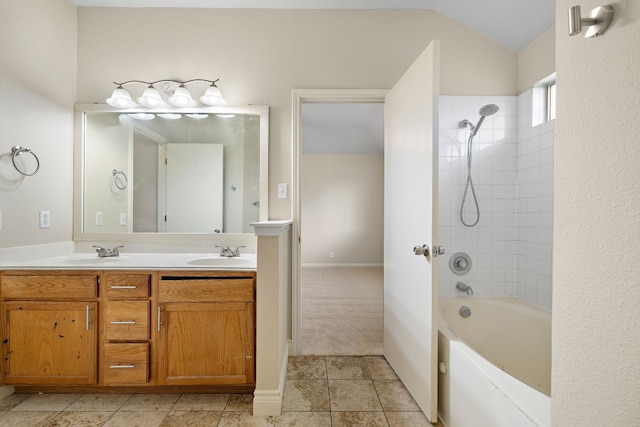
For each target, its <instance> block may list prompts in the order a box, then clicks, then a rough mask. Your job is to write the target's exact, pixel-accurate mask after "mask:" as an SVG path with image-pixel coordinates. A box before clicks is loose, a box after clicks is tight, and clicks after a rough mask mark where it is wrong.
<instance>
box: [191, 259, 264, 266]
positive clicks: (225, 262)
mask: <svg viewBox="0 0 640 427" xmlns="http://www.w3.org/2000/svg"><path fill="white" fill-rule="evenodd" d="M252 262H253V259H251V258H244V257H239V258H227V257H211V258H198V259H193V260H191V261H189V262H187V264H189V265H201V266H229V267H231V266H240V265H246V266H249V265H251V263H252Z"/></svg>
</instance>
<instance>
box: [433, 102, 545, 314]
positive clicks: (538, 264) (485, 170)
mask: <svg viewBox="0 0 640 427" xmlns="http://www.w3.org/2000/svg"><path fill="white" fill-rule="evenodd" d="M486 104H497V105H498V106H499V107H500V111H498V112H497V113H496V114H494V115H492V116H489V117H487V118H486V119H485V121H484V123H483V124H482V126H481V128H480V131H479V132H478V134H477V135H476V136H475V137H474V141H473V153H472V160H473V161H472V173H471V176H472V179H473V182H474V185H475V189H476V193H477V195H478V203H479V205H480V221H479V223H478V224H477V225H476V226H475V227H471V228H469V227H465V226H463V225H462V223H461V221H460V204H461V201H462V196H463V194H464V187H465V181H466V169H467V156H466V144H467V139H468V136H469V130H468V129H461V128H460V127H459V122H460V121H461V120H464V119H467V120H469V121H471V122H472V123H474V124H477V123H478V119H479V115H478V110H479V109H480V107H481V106H483V105H486ZM531 115H532V109H531V92H530V91H529V92H525V93H523V94H522V95H520V96H519V97H515V96H442V97H440V145H439V148H440V176H439V179H440V195H439V209H438V210H439V212H438V214H439V229H438V231H439V234H440V244H441V245H442V246H444V247H445V248H446V251H447V253H446V255H445V256H443V257H441V258H440V269H439V293H440V295H441V296H449V295H458V294H460V292H459V291H457V290H456V289H455V285H456V283H457V282H458V281H462V282H464V283H466V284H468V285H470V286H471V287H472V288H473V290H474V293H475V294H476V295H493V296H503V295H517V296H519V297H521V298H524V299H527V300H528V301H531V302H533V303H535V304H537V305H539V306H541V307H544V308H547V309H551V235H552V229H551V226H552V221H551V218H552V199H553V194H552V191H553V181H552V180H553V123H548V124H544V125H541V126H537V127H535V128H531V127H530V124H531ZM464 212H465V213H464V215H465V220H466V222H467V223H469V222H473V221H474V219H475V206H474V202H473V197H472V195H471V190H470V189H469V191H468V194H467V200H466V202H465V210H464ZM457 252H465V253H467V254H468V255H469V256H470V257H471V262H472V267H471V270H470V271H469V272H468V273H467V274H465V275H461V276H458V275H455V274H453V273H452V272H451V270H450V269H449V260H450V258H451V256H452V255H453V254H454V253H457Z"/></svg>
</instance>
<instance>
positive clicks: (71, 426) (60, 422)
mask: <svg viewBox="0 0 640 427" xmlns="http://www.w3.org/2000/svg"><path fill="white" fill-rule="evenodd" d="M113 414H114V413H113V412H59V413H58V415H56V416H55V417H54V418H53V419H52V420H51V421H49V422H48V423H47V424H46V426H47V427H96V426H101V425H103V424H104V423H105V422H107V420H108V419H109V418H110V417H111V416H112V415H113Z"/></svg>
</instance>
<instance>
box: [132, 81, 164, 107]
mask: <svg viewBox="0 0 640 427" xmlns="http://www.w3.org/2000/svg"><path fill="white" fill-rule="evenodd" d="M138 103H140V104H142V105H144V106H145V107H148V108H155V107H166V105H167V103H166V102H164V100H163V99H162V96H160V92H158V91H157V90H156V88H154V87H153V86H149V87H148V88H146V89H145V90H144V92H143V93H142V96H141V97H140V98H138Z"/></svg>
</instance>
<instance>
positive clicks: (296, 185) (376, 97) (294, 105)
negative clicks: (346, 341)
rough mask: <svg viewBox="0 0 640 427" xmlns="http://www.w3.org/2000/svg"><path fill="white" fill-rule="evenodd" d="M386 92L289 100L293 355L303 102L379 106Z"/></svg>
mask: <svg viewBox="0 0 640 427" xmlns="http://www.w3.org/2000/svg"><path fill="white" fill-rule="evenodd" d="M388 91H389V90H388V89H293V90H292V100H291V137H292V143H293V147H292V155H291V157H292V166H293V167H292V168H291V169H292V176H291V199H292V200H291V211H292V212H291V217H292V218H293V224H292V239H291V240H292V246H293V247H292V248H291V348H290V349H289V354H290V355H292V356H295V355H298V354H300V287H301V283H300V268H301V240H300V238H301V236H300V224H301V221H302V203H301V194H300V164H301V160H302V158H301V156H302V146H301V145H302V138H301V136H300V128H301V124H300V120H301V116H302V114H301V113H302V104H303V103H333V104H337V103H350V104H355V103H369V104H375V103H382V104H384V98H385V96H386V94H387V92H388Z"/></svg>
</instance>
